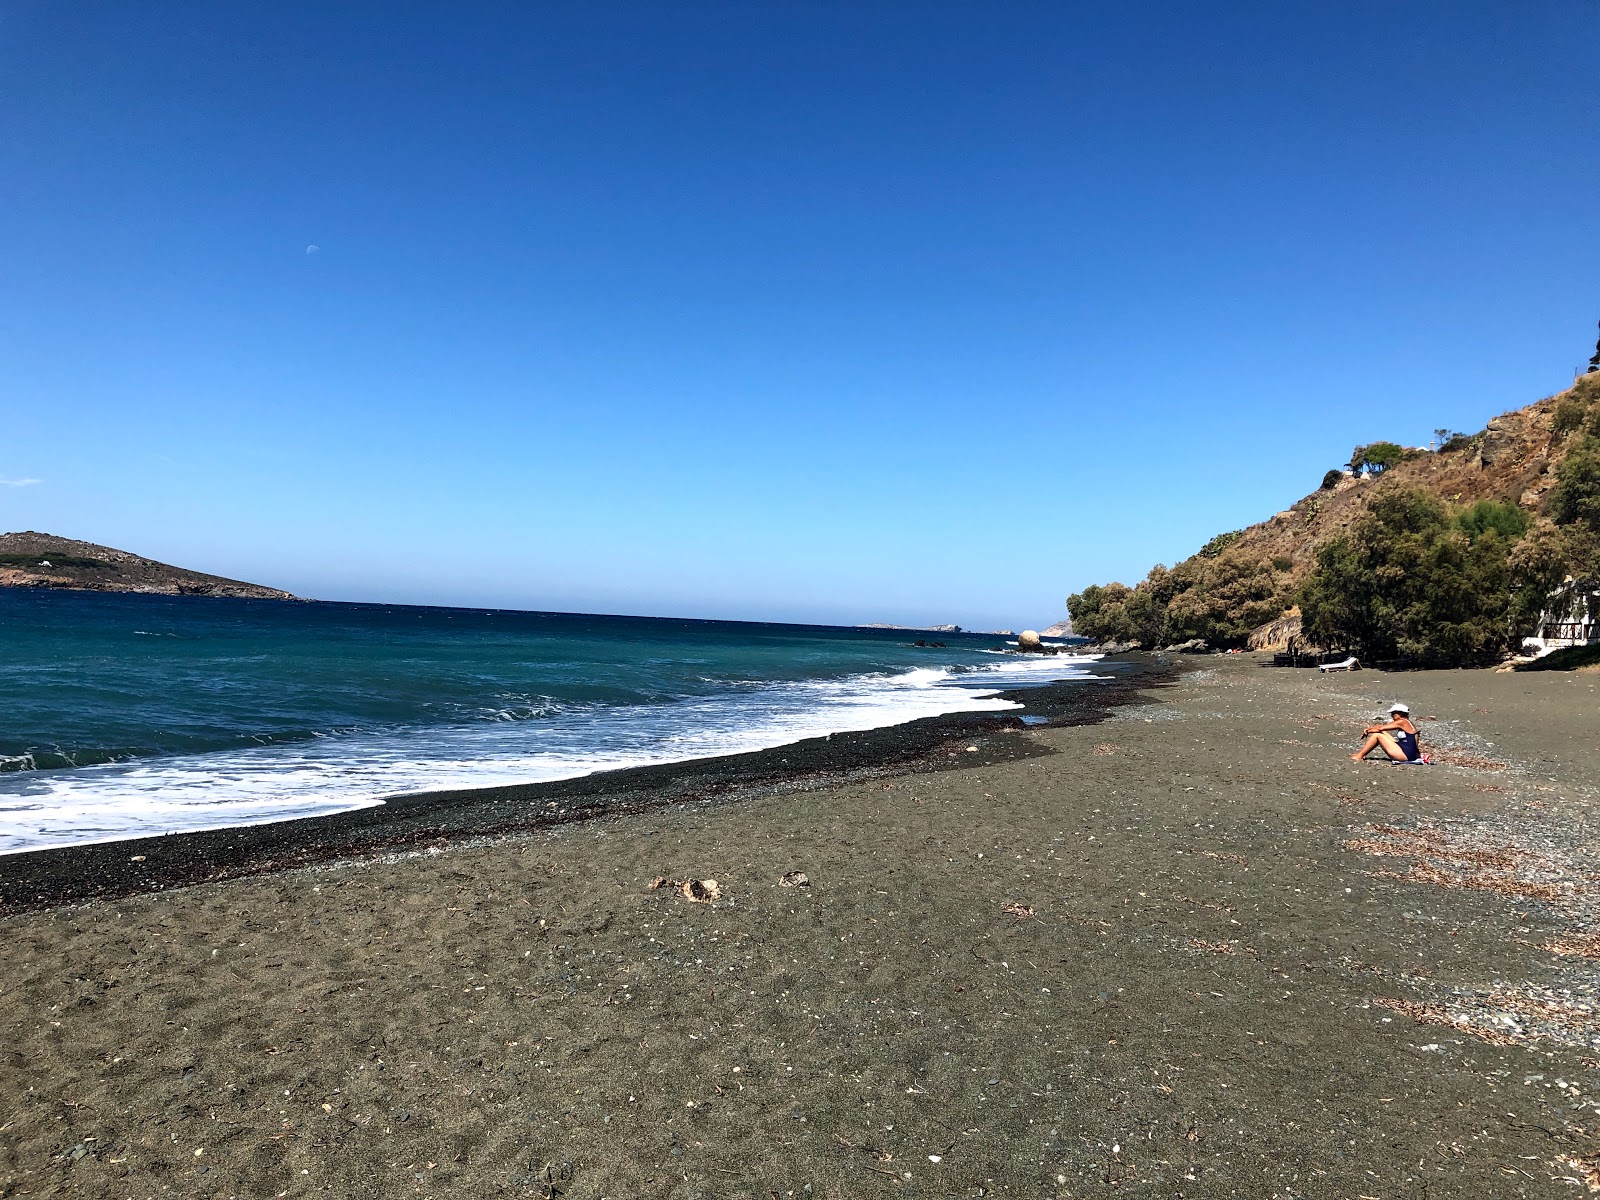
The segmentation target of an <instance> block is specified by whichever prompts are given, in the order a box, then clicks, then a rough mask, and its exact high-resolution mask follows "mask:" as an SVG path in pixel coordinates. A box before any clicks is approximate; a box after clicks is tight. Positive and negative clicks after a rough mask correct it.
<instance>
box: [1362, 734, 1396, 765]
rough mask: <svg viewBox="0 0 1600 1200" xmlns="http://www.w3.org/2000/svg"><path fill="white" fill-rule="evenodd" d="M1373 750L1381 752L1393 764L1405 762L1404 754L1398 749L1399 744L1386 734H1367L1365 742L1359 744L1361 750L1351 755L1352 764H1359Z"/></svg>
mask: <svg viewBox="0 0 1600 1200" xmlns="http://www.w3.org/2000/svg"><path fill="white" fill-rule="evenodd" d="M1374 750H1382V751H1383V752H1384V753H1385V754H1387V755H1388V756H1389V757H1390V758H1391V759H1393V760H1394V761H1395V762H1405V761H1406V752H1405V751H1404V750H1402V749H1400V743H1399V742H1397V741H1395V740H1394V739H1393V738H1392V737H1390V736H1389V735H1388V734H1387V733H1369V734H1367V740H1366V741H1364V742H1362V743H1361V749H1359V750H1357V751H1356V752H1355V753H1354V754H1352V755H1351V756H1350V758H1351V759H1352V760H1353V761H1354V762H1360V761H1361V760H1362V759H1364V758H1365V757H1366V756H1367V755H1369V754H1371V753H1372V752H1373V751H1374Z"/></svg>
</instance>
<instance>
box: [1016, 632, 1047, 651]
mask: <svg viewBox="0 0 1600 1200" xmlns="http://www.w3.org/2000/svg"><path fill="white" fill-rule="evenodd" d="M1017 649H1018V650H1021V651H1022V652H1023V653H1024V654H1038V653H1040V652H1041V651H1042V650H1043V649H1044V643H1043V642H1041V641H1040V640H1039V632H1038V630H1035V629H1024V630H1023V631H1022V632H1021V633H1019V634H1017Z"/></svg>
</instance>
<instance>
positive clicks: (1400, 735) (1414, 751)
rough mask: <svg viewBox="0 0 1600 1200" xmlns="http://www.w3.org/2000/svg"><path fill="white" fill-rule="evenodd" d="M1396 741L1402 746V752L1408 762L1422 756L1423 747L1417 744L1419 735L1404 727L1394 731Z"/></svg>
mask: <svg viewBox="0 0 1600 1200" xmlns="http://www.w3.org/2000/svg"><path fill="white" fill-rule="evenodd" d="M1394 740H1395V743H1396V744H1397V745H1398V746H1399V747H1400V753H1401V754H1404V755H1405V756H1406V761H1407V762H1416V761H1417V760H1418V759H1419V758H1421V757H1422V747H1421V746H1418V745H1417V735H1416V734H1414V733H1407V732H1406V731H1405V730H1403V729H1396V730H1395V731H1394Z"/></svg>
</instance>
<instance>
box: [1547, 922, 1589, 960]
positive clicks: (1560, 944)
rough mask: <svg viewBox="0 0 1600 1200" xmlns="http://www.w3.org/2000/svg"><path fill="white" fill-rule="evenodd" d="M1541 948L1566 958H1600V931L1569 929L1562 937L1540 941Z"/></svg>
mask: <svg viewBox="0 0 1600 1200" xmlns="http://www.w3.org/2000/svg"><path fill="white" fill-rule="evenodd" d="M1539 949H1541V950H1548V951H1550V953H1551V954H1559V955H1561V956H1562V957H1564V958H1596V959H1600V933H1583V932H1581V931H1579V930H1576V929H1574V930H1569V931H1568V932H1567V933H1564V934H1562V935H1561V936H1560V937H1555V938H1551V939H1550V940H1549V941H1547V942H1540V943H1539Z"/></svg>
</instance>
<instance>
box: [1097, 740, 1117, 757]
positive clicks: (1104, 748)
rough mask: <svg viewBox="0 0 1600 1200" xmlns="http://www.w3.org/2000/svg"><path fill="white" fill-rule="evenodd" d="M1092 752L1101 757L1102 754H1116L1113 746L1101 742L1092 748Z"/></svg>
mask: <svg viewBox="0 0 1600 1200" xmlns="http://www.w3.org/2000/svg"><path fill="white" fill-rule="evenodd" d="M1094 752H1095V753H1096V754H1101V755H1104V754H1115V753H1116V752H1117V748H1116V747H1115V746H1113V745H1112V744H1111V743H1110V742H1101V743H1100V744H1099V745H1098V746H1096V747H1095V748H1094Z"/></svg>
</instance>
